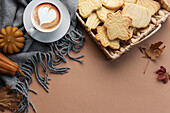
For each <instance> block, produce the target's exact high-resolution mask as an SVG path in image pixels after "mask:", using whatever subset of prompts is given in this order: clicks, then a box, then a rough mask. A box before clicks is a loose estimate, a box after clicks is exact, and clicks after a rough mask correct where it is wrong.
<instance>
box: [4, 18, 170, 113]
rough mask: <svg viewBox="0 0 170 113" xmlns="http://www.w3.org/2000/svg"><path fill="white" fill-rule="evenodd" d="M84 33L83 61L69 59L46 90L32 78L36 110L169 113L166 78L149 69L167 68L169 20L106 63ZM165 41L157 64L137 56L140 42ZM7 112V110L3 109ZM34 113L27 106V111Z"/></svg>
mask: <svg viewBox="0 0 170 113" xmlns="http://www.w3.org/2000/svg"><path fill="white" fill-rule="evenodd" d="M84 34H85V35H86V42H85V46H84V47H83V49H82V51H81V52H80V53H79V54H73V55H74V56H75V55H76V56H77V55H81V54H84V55H85V57H84V63H83V64H80V63H77V62H74V61H72V60H69V59H68V63H67V64H62V65H61V66H69V67H71V69H70V71H69V73H67V74H65V75H54V74H50V78H51V79H52V80H51V81H50V85H49V87H50V92H49V93H46V92H45V90H44V89H43V88H42V87H41V86H40V85H39V84H38V83H37V81H36V80H35V78H34V81H33V84H31V86H30V87H31V88H32V89H34V90H36V91H37V92H38V95H35V94H33V93H29V95H30V98H31V100H32V102H33V104H34V105H35V107H36V109H37V111H38V113H170V108H169V107H170V82H169V83H168V84H165V85H164V84H162V83H161V82H158V81H157V80H156V77H157V75H155V74H154V73H153V72H154V71H155V70H157V69H158V68H159V66H161V65H163V66H166V67H167V69H168V70H169V72H170V18H169V19H168V20H167V22H166V23H165V24H163V27H162V28H161V29H160V31H159V32H158V33H156V34H155V35H154V36H152V37H151V38H150V39H148V40H146V41H145V42H143V43H141V44H139V45H138V46H136V47H134V48H132V49H131V50H130V52H128V53H127V54H125V55H124V56H122V57H121V58H120V59H118V60H116V61H113V62H109V61H108V60H107V59H106V58H105V56H104V55H103V53H102V52H101V51H100V50H99V49H98V47H97V46H96V44H95V43H94V42H93V41H92V39H90V38H89V36H88V35H87V34H86V33H85V32H84ZM157 41H163V42H164V44H165V45H166V49H165V51H164V52H163V54H162V56H161V57H160V59H159V60H158V61H157V62H150V64H149V66H148V69H147V71H146V74H145V75H143V71H144V68H145V67H146V64H147V60H145V59H143V58H141V57H142V56H143V55H142V54H141V53H140V51H139V49H138V47H139V46H149V45H150V44H151V43H155V42H157ZM6 113H7V112H6ZM29 113H33V111H32V109H31V107H30V112H29Z"/></svg>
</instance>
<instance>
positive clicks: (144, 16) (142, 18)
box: [122, 4, 151, 28]
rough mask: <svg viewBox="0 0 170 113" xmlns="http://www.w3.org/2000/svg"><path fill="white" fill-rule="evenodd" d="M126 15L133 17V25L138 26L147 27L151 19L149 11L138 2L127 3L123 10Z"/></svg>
mask: <svg viewBox="0 0 170 113" xmlns="http://www.w3.org/2000/svg"><path fill="white" fill-rule="evenodd" d="M122 13H123V15H124V16H129V17H130V18H132V20H133V21H132V26H133V27H136V28H143V27H146V26H147V25H148V24H149V22H150V19H151V14H150V13H149V11H148V10H147V9H146V8H145V7H143V6H140V5H137V4H126V5H125V7H124V8H123V10H122Z"/></svg>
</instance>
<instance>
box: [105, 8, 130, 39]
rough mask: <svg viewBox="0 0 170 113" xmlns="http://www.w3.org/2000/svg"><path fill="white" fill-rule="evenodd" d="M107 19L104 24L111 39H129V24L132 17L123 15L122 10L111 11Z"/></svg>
mask: <svg viewBox="0 0 170 113" xmlns="http://www.w3.org/2000/svg"><path fill="white" fill-rule="evenodd" d="M107 17H108V18H107V20H106V22H105V23H104V26H105V27H106V29H107V36H108V39H109V40H115V39H117V38H118V39H120V40H128V39H130V38H131V33H130V31H129V29H128V28H129V26H130V25H131V23H132V19H131V18H130V17H126V16H122V12H121V11H117V12H116V13H114V14H113V13H109V14H108V15H107Z"/></svg>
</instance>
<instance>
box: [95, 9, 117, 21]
mask: <svg viewBox="0 0 170 113" xmlns="http://www.w3.org/2000/svg"><path fill="white" fill-rule="evenodd" d="M115 11H116V9H107V8H105V7H101V8H100V9H98V10H97V11H96V13H97V16H98V17H99V19H100V20H101V21H102V22H105V21H106V19H107V14H108V13H114V12H115Z"/></svg>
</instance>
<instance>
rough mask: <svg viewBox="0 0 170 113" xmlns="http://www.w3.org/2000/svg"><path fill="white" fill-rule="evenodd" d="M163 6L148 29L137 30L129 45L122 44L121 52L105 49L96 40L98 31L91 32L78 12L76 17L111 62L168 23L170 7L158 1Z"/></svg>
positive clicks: (161, 0) (152, 19) (160, 0)
mask: <svg viewBox="0 0 170 113" xmlns="http://www.w3.org/2000/svg"><path fill="white" fill-rule="evenodd" d="M156 1H158V2H159V3H160V4H161V9H160V10H159V11H158V12H157V13H156V14H155V15H153V16H152V18H151V22H150V24H149V25H148V27H146V28H142V29H135V31H134V34H133V36H132V38H131V39H130V40H128V43H126V44H122V46H121V47H120V49H119V50H113V49H111V48H109V47H107V48H105V47H103V46H102V45H101V43H100V42H99V41H97V40H96V39H95V34H96V31H92V30H89V28H88V27H87V26H86V24H85V20H84V19H83V18H82V17H81V16H80V15H79V13H78V11H77V13H76V16H77V18H78V20H79V21H80V23H81V24H82V26H83V27H84V28H85V30H86V31H87V33H88V34H89V35H90V37H91V38H92V39H93V40H94V42H96V44H97V45H98V46H99V48H100V49H101V50H102V51H103V53H104V54H105V55H106V56H107V58H108V59H109V60H115V59H117V58H119V57H120V56H121V55H123V54H124V53H125V52H127V51H129V49H130V48H131V47H133V46H135V45H137V44H139V43H141V42H143V41H144V40H146V39H148V38H149V37H151V36H152V35H153V34H155V33H156V32H157V31H158V30H159V29H160V28H161V26H162V23H163V22H165V21H166V19H167V18H168V16H169V15H170V13H169V12H170V5H169V4H168V3H167V2H166V1H165V0H156Z"/></svg>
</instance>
